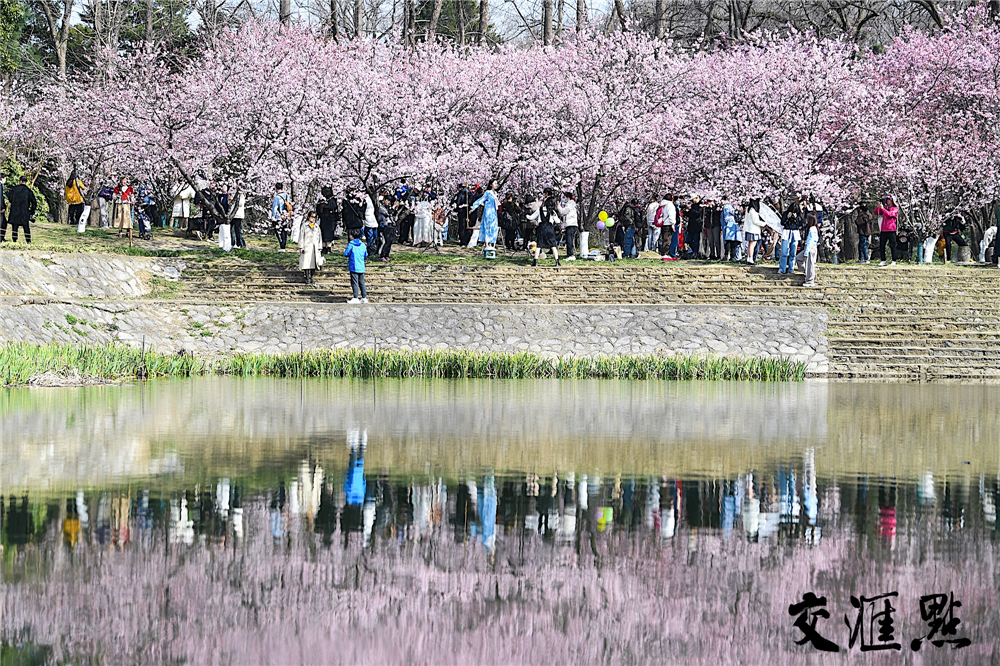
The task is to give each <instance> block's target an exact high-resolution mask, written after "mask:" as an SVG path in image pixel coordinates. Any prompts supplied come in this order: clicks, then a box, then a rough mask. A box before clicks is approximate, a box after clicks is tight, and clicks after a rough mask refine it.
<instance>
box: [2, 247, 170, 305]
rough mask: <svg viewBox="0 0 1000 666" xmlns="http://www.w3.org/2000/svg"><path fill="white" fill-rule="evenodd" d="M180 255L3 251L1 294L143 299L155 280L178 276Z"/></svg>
mask: <svg viewBox="0 0 1000 666" xmlns="http://www.w3.org/2000/svg"><path fill="white" fill-rule="evenodd" d="M183 270H184V262H183V261H181V260H179V259H160V258H149V257H129V256H114V255H99V254H82V253H81V254H68V253H52V254H38V253H31V252H16V251H13V252H3V253H0V295H11V296H20V295H25V294H37V295H41V296H50V297H54V298H110V299H121V298H138V297H142V296H145V295H147V294H149V293H150V290H151V288H152V286H153V282H152V280H151V279H152V278H161V279H166V280H177V279H179V278H180V276H181V272H182V271H183Z"/></svg>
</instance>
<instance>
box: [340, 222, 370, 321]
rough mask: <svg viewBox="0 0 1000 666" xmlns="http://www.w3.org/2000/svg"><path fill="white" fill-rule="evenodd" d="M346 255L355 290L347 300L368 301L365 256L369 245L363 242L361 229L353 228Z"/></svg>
mask: <svg viewBox="0 0 1000 666" xmlns="http://www.w3.org/2000/svg"><path fill="white" fill-rule="evenodd" d="M344 256H345V257H347V270H349V271H350V272H351V291H352V292H354V298H352V299H351V300H349V301H347V302H348V303H367V302H368V290H367V289H365V258H366V257H367V256H368V247H367V246H366V245H365V244H364V243H362V242H361V230H360V229H351V242H350V243H348V244H347V249H345V250H344ZM359 291H360V295H361V299H360V300H358V292H359Z"/></svg>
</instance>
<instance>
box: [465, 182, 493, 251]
mask: <svg viewBox="0 0 1000 666" xmlns="http://www.w3.org/2000/svg"><path fill="white" fill-rule="evenodd" d="M480 206H482V207H483V218H482V220H481V221H480V223H479V242H481V243H486V249H488V250H492V249H494V248H495V246H496V242H497V232H498V231H499V229H500V225H499V222H498V217H497V213H498V212H499V211H500V198H499V197H498V196H497V181H495V180H491V181H490V186H489V188H487V190H486V191H485V192H483V196H481V197H479V198H478V199H476V201H475V203H473V204H472V208H470V209H469V212H472V211H474V210H475V209H477V208H479V207H480Z"/></svg>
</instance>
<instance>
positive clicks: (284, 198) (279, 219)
mask: <svg viewBox="0 0 1000 666" xmlns="http://www.w3.org/2000/svg"><path fill="white" fill-rule="evenodd" d="M291 218H292V204H291V202H290V201H289V200H288V195H287V194H285V184H284V183H275V185H274V198H273V199H272V200H271V214H270V215H269V216H268V219H269V220H270V221H271V226H272V227H274V235H275V236H277V238H278V248H279V249H278V252H284V251H285V246H286V245H288V229H289V227H290V226H291Z"/></svg>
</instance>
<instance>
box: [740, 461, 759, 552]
mask: <svg viewBox="0 0 1000 666" xmlns="http://www.w3.org/2000/svg"><path fill="white" fill-rule="evenodd" d="M746 492H747V497H746V501H744V502H743V530H744V531H745V532H746V533H747V539H748V540H750V541H757V534H758V531H759V529H760V500H759V499H758V498H757V496H756V494H755V489H754V478H753V474H747V490H746Z"/></svg>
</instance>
